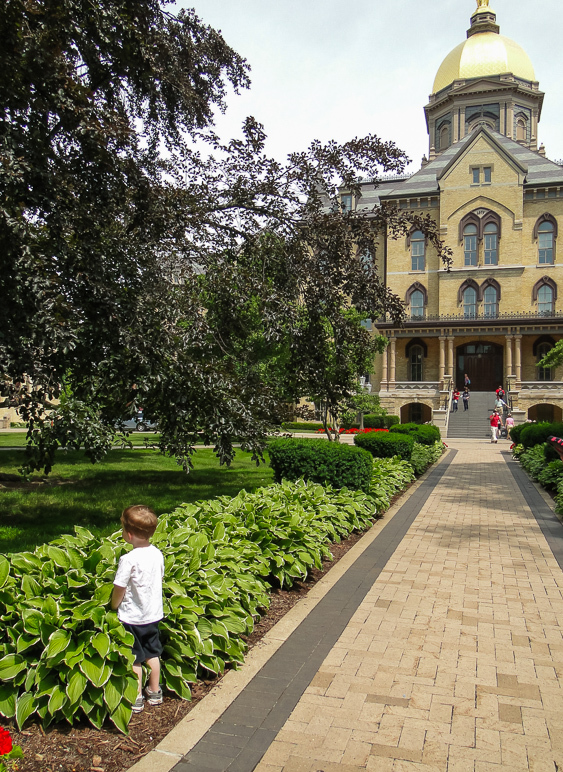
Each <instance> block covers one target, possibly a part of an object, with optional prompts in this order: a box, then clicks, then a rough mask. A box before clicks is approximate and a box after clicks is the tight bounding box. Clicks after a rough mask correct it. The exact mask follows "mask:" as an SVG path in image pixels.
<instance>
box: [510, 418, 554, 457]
mask: <svg viewBox="0 0 563 772" xmlns="http://www.w3.org/2000/svg"><path fill="white" fill-rule="evenodd" d="M552 434H554V435H555V436H556V437H562V436H563V423H561V422H556V423H549V422H548V421H542V423H538V424H523V429H522V430H521V431H520V435H519V437H518V442H521V443H522V445H523V446H524V447H525V448H533V447H534V445H541V444H543V443H544V442H547V438H548V437H549V436H550V435H552ZM511 436H512V435H511ZM550 451H551V448H550ZM548 457H550V458H559V456H558V455H557V453H556V451H551V453H549V454H548Z"/></svg>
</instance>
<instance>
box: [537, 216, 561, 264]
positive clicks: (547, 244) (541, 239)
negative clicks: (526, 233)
mask: <svg viewBox="0 0 563 772" xmlns="http://www.w3.org/2000/svg"><path fill="white" fill-rule="evenodd" d="M557 231H558V228H557V220H556V219H555V217H554V216H553V215H552V214H549V213H548V212H546V213H545V214H542V216H541V217H539V218H538V220H537V222H536V224H535V226H534V233H533V238H534V240H536V241H537V242H538V263H539V264H540V265H553V263H554V262H555V241H556V239H557Z"/></svg>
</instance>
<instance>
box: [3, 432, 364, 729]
mask: <svg viewBox="0 0 563 772" xmlns="http://www.w3.org/2000/svg"><path fill="white" fill-rule="evenodd" d="M327 445H328V443H327ZM373 517H374V505H373V500H372V499H371V497H369V496H368V495H366V494H364V493H360V492H351V491H346V490H343V491H334V490H332V489H331V488H326V489H325V488H323V487H321V486H319V485H315V484H307V483H304V482H303V481H301V482H298V483H283V484H282V485H274V486H271V487H270V488H267V489H263V490H261V491H260V492H259V493H256V494H249V493H246V492H245V491H242V492H241V493H240V494H239V495H238V496H236V497H235V498H232V499H229V498H228V497H220V498H218V499H215V500H213V501H208V502H199V503H196V504H187V505H184V506H182V507H179V508H178V509H176V510H175V511H174V512H173V513H172V514H170V515H164V516H162V517H161V518H160V519H159V524H158V528H157V531H156V533H155V535H154V538H153V543H154V544H155V545H156V546H158V547H159V549H161V550H162V552H163V553H164V556H165V580H164V586H163V591H164V603H165V620H164V621H163V622H162V623H161V630H162V640H163V645H164V654H163V657H162V680H163V683H164V686H165V687H166V688H167V689H168V690H170V691H172V692H174V693H176V694H178V695H179V696H180V697H183V698H189V696H190V688H189V684H190V683H192V682H194V681H195V680H196V678H197V674H198V672H200V673H204V674H207V676H208V675H209V673H213V674H217V673H220V672H223V670H224V668H225V667H226V665H227V664H230V665H231V666H234V667H236V666H237V665H238V664H240V663H241V662H242V659H243V654H244V650H245V644H244V642H243V640H242V639H241V636H242V635H244V634H245V633H249V632H250V631H251V630H252V627H253V618H254V617H255V616H257V615H258V613H259V609H260V608H266V607H267V605H268V596H267V584H266V581H267V580H269V581H275V582H276V583H279V584H282V585H284V584H288V585H291V583H292V582H293V581H294V579H296V578H304V577H306V575H307V572H308V570H309V569H310V567H311V566H313V565H315V566H317V567H320V566H321V560H322V559H323V558H326V557H329V556H330V553H329V551H328V547H327V546H326V545H327V543H328V541H329V540H338V539H340V538H341V537H342V536H344V535H347V534H348V533H349V532H350V531H351V530H353V529H358V530H363V529H365V528H366V527H367V526H368V525H369V524H370V523H371V522H372V520H373ZM127 549H128V547H127V545H125V543H124V542H123V540H122V538H121V534H120V532H118V533H115V534H113V536H111V537H108V538H106V539H103V540H101V541H100V540H99V539H97V538H96V537H94V536H93V535H92V534H91V533H90V532H89V531H87V530H86V529H84V528H81V527H76V529H75V535H74V536H64V537H62V538H60V539H57V540H55V541H54V542H52V543H50V544H46V545H43V546H41V547H38V548H37V549H36V550H35V551H34V552H27V553H15V554H12V555H9V556H8V557H3V556H0V588H1V590H0V616H1V618H2V620H3V623H4V625H3V628H2V629H1V630H0V714H1V715H3V716H5V717H6V718H13V717H15V718H16V721H17V724H18V726H19V727H21V726H22V725H23V724H24V723H25V721H26V719H27V718H28V717H29V716H31V715H34V714H37V715H38V716H39V717H40V718H41V719H42V720H43V722H44V723H45V724H49V723H51V722H52V721H65V720H66V721H68V722H69V723H71V724H72V723H73V722H75V721H77V720H81V719H83V718H87V719H88V720H89V721H90V722H91V723H92V724H93V725H94V726H96V727H100V726H101V725H102V723H103V721H104V720H105V718H106V717H109V718H110V719H111V721H112V722H113V723H114V724H115V726H116V727H117V728H118V729H119V730H120V731H124V732H125V731H126V730H127V724H128V722H129V719H130V716H131V704H132V702H133V701H134V700H135V698H136V695H137V682H136V679H135V677H134V676H133V674H132V672H131V663H132V660H133V655H132V652H131V643H132V636H131V635H130V633H128V632H126V631H125V629H124V628H123V626H122V625H121V623H120V622H119V620H118V619H117V616H116V615H115V614H114V613H113V612H109V611H108V601H109V598H110V595H111V591H112V580H113V577H114V575H115V570H116V565H117V561H118V559H119V556H120V555H121V554H123V552H124V551H126V550H127Z"/></svg>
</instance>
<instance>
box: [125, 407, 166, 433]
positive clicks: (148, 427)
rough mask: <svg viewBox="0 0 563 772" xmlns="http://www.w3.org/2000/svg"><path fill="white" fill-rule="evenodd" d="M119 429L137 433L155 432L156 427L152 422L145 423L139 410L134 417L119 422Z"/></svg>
mask: <svg viewBox="0 0 563 772" xmlns="http://www.w3.org/2000/svg"><path fill="white" fill-rule="evenodd" d="M119 428H120V429H127V430H129V431H137V432H155V431H156V430H157V429H158V425H157V424H156V423H155V422H154V421H148V420H147V421H145V419H144V418H143V411H142V410H140V411H139V412H138V413H137V415H136V416H133V417H132V418H127V419H125V418H124V419H123V420H122V421H120V423H119Z"/></svg>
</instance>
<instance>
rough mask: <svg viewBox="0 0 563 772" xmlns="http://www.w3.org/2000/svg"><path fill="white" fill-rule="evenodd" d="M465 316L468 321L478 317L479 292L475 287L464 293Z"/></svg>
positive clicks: (467, 289)
mask: <svg viewBox="0 0 563 772" xmlns="http://www.w3.org/2000/svg"><path fill="white" fill-rule="evenodd" d="M463 315H464V316H465V318H466V319H474V318H475V317H476V316H477V290H476V289H475V288H474V287H467V288H466V289H465V290H464V291H463Z"/></svg>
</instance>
